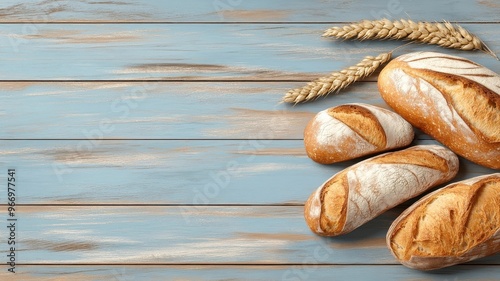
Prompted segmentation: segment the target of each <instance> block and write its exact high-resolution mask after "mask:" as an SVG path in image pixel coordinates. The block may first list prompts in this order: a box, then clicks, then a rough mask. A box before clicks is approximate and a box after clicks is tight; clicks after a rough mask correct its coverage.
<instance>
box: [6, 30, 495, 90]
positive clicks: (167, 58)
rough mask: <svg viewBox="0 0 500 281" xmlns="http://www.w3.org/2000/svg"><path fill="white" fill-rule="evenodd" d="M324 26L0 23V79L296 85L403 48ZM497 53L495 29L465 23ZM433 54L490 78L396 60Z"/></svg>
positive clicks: (479, 57) (484, 59) (482, 57)
mask: <svg viewBox="0 0 500 281" xmlns="http://www.w3.org/2000/svg"><path fill="white" fill-rule="evenodd" d="M330 26H331V25H330V24H286V25H276V24H212V25H206V24H106V25H100V24H99V25H96V24H90V25H89V24H65V25H59V24H56V25H53V24H45V25H40V26H38V27H36V28H32V29H26V28H24V25H22V24H21V25H20V24H2V25H0V60H1V61H3V62H5V63H2V64H0V77H1V79H2V80H66V79H72V80H113V79H120V80H124V79H129V80H130V79H135V80H137V79H139V80H151V79H159V80H172V79H174V80H207V79H209V80H210V79H211V80H213V79H216V80H221V79H223V80H278V81H283V80H300V81H307V80H310V79H312V78H315V77H317V76H319V75H322V74H327V73H330V72H331V71H334V70H339V69H342V68H344V67H346V66H349V65H352V64H355V63H357V62H358V61H359V60H361V59H362V58H363V57H364V56H366V55H378V54H379V53H381V52H388V51H390V50H392V49H394V48H395V47H397V46H401V45H402V44H403V43H402V42H396V41H383V42H374V41H367V42H356V41H335V40H333V39H328V38H321V33H322V31H323V30H324V29H326V28H328V27H330ZM464 26H465V27H466V28H468V29H470V30H471V31H472V32H474V33H476V34H477V35H478V36H480V37H481V38H484V40H485V41H486V43H487V44H488V45H489V47H490V48H492V49H493V50H496V51H500V36H498V34H499V31H498V26H497V25H496V24H466V25H464ZM421 50H434V51H441V52H446V53H450V54H455V55H461V56H464V57H468V58H470V59H473V60H475V61H476V62H478V63H481V64H483V65H485V66H487V67H489V68H491V69H492V70H494V71H496V72H500V66H499V64H498V61H496V60H494V59H493V58H492V57H491V56H488V55H486V54H484V53H481V52H472V53H471V52H464V51H457V50H448V49H443V48H440V47H436V46H423V45H418V44H415V45H410V46H407V47H405V48H404V49H400V50H398V51H397V53H396V55H398V54H402V53H407V52H411V51H421Z"/></svg>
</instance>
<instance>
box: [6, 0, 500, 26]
mask: <svg viewBox="0 0 500 281" xmlns="http://www.w3.org/2000/svg"><path fill="white" fill-rule="evenodd" d="M361 7H362V8H361ZM499 13H500V5H499V4H498V2H497V1H495V0H480V1H475V2H472V1H467V0H454V1H425V2H422V1H420V2H414V1H401V0H389V1H388V0H374V1H368V2H367V1H362V0H351V1H321V0H312V1H307V2H304V1H286V0H275V1H264V0H252V1H243V0H212V1H204V0H184V1H174V2H172V1H161V0H156V1H148V0H135V1H133V0H121V1H67V0H52V1H43V0H29V1H26V0H25V1H20V0H3V1H2V3H1V4H0V21H3V22H32V21H37V22H40V21H41V22H68V21H69V22H88V21H91V22H102V21H104V22H109V21H112V22H186V21H195V22H234V21H237V22H254V21H257V22H261V21H266V22H295V21H300V22H304V21H307V22H318V21H319V22H322V21H353V20H359V19H365V18H370V19H371V18H382V17H388V18H402V17H403V18H407V17H410V18H413V19H422V18H423V19H426V20H443V19H446V20H450V21H497V20H498V14H499Z"/></svg>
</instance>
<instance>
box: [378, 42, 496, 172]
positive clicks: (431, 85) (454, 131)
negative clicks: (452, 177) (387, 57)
mask: <svg viewBox="0 0 500 281" xmlns="http://www.w3.org/2000/svg"><path fill="white" fill-rule="evenodd" d="M378 87H379V91H380V94H381V95H382V98H383V99H384V100H385V101H386V103H387V104H388V105H389V106H391V107H392V108H393V109H394V110H395V111H396V112H397V113H399V114H400V115H401V116H402V117H403V118H405V119H406V120H407V121H408V122H410V123H411V124H412V125H414V126H415V127H417V128H419V129H421V130H422V131H423V132H424V133H426V134H429V135H430V136H432V137H433V138H435V139H436V140H438V141H439V142H441V143H442V144H444V145H446V146H447V147H449V148H450V149H451V150H453V151H454V152H455V153H457V154H459V155H461V156H463V157H465V158H467V159H469V160H471V161H473V162H475V163H477V164H480V165H483V166H486V167H489V168H493V169H500V76H499V75H498V74H496V73H495V72H493V71H491V70H489V69H487V68H485V67H483V66H481V65H478V64H476V63H474V62H472V61H469V60H466V59H463V58H460V57H455V56H450V55H446V54H441V53H434V52H418V53H410V54H407V55H403V56H400V57H398V58H396V59H394V60H393V61H391V62H390V63H389V64H388V65H387V66H386V67H385V68H384V69H383V70H382V71H381V73H380V75H379V78H378Z"/></svg>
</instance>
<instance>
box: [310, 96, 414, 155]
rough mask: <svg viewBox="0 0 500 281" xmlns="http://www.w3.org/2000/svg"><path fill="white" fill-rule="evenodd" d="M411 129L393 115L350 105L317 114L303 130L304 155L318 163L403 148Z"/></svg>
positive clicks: (370, 106)
mask: <svg viewBox="0 0 500 281" xmlns="http://www.w3.org/2000/svg"><path fill="white" fill-rule="evenodd" d="M413 135H414V133H413V127H412V126H411V124H410V123H408V122H407V121H406V120H404V119H403V118H402V117H401V116H399V115H398V114H397V113H394V112H392V111H389V110H387V109H383V108H380V107H377V106H373V105H368V104H361V103H351V104H343V105H339V106H336V107H332V108H329V109H326V110H323V111H320V112H319V113H318V114H316V116H315V117H314V118H313V119H311V121H310V122H309V124H308V125H307V127H306V129H305V130H304V145H305V148H306V152H307V155H308V156H309V158H311V159H312V160H314V161H316V162H318V163H321V164H331V163H336V162H340V161H345V160H350V159H354V158H357V157H360V156H364V155H369V154H373V153H376V152H382V151H386V150H390V149H394V148H400V147H403V146H407V145H409V144H410V143H411V141H412V140H413Z"/></svg>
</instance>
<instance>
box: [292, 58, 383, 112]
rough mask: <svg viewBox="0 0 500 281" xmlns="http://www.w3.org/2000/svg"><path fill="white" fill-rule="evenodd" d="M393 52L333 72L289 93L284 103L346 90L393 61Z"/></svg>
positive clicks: (307, 99) (298, 101) (304, 100)
mask: <svg viewBox="0 0 500 281" xmlns="http://www.w3.org/2000/svg"><path fill="white" fill-rule="evenodd" d="M391 56H392V52H389V53H382V54H380V55H378V56H376V57H372V56H367V57H365V58H364V59H363V60H362V61H360V62H359V63H358V64H356V65H355V66H351V67H348V68H345V69H343V70H341V71H337V72H333V73H332V74H330V75H329V76H325V77H321V78H319V79H317V80H314V81H312V82H309V83H308V84H307V85H306V86H304V87H302V88H298V89H294V90H290V91H288V93H286V94H285V96H284V97H283V102H288V103H300V102H306V101H310V100H312V99H316V98H318V97H321V96H326V95H328V94H330V93H333V92H335V91H337V92H338V91H339V90H341V89H344V88H346V87H347V86H349V85H350V84H352V83H353V82H355V81H358V80H360V79H362V78H364V77H366V76H369V75H370V74H372V73H373V72H375V70H377V69H378V68H379V66H381V65H383V64H384V63H386V62H388V61H389V60H390V59H391Z"/></svg>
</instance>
